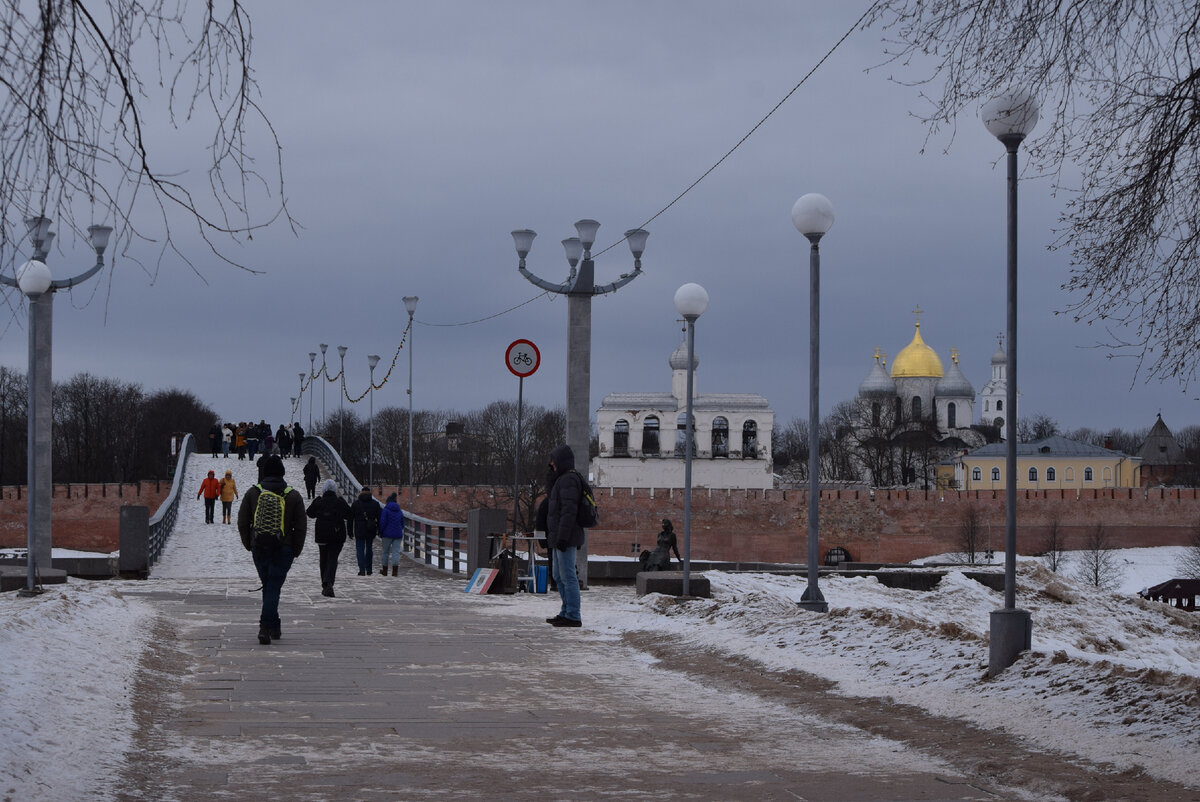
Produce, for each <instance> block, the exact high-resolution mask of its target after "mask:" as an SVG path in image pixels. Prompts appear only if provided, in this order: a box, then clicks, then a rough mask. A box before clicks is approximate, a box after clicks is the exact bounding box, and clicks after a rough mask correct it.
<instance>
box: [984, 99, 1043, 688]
mask: <svg viewBox="0 0 1200 802" xmlns="http://www.w3.org/2000/svg"><path fill="white" fill-rule="evenodd" d="M980 116H982V117H983V124H984V125H985V126H986V127H987V129H988V131H989V132H991V134H992V136H994V137H996V138H997V139H999V140H1000V142H1001V143H1002V144H1003V145H1004V149H1005V151H1006V152H1007V154H1008V159H1007V161H1008V235H1007V238H1006V248H1007V251H1008V260H1007V261H1008V264H1007V270H1006V276H1007V282H1006V283H1007V285H1008V302H1007V322H1008V354H1007V359H1008V364H1007V366H1006V368H1005V370H1006V374H1007V375H1006V378H1007V386H1006V387H1005V403H1006V404H1007V405H1008V414H1007V416H1006V417H1005V419H1004V431H1005V438H1006V441H1007V442H1006V443H1005V449H1006V450H1005V459H1004V467H1005V482H1004V484H1005V486H1004V609H1002V610H994V611H992V614H991V622H990V623H991V633H990V634H991V637H990V640H989V644H988V649H989V653H988V674H989V675H990V676H996V675H997V674H999V673H1000V672H1002V671H1003V670H1004V669H1006V668H1008V667H1009V666H1010V665H1012V664H1013V662H1014V661H1015V660H1016V659H1017V655H1018V654H1020V653H1021V652H1022V651H1027V650H1028V649H1029V648H1030V646H1032V644H1033V626H1032V620H1031V617H1030V615H1029V612H1028V611H1027V610H1018V609H1017V179H1018V176H1017V149H1018V148H1019V147H1020V146H1021V142H1023V141H1024V140H1025V137H1027V136H1028V135H1029V132H1030V131H1032V130H1033V127H1034V126H1035V125H1037V121H1038V104H1037V101H1036V100H1035V99H1034V97H1033V95H1031V94H1030V93H1028V92H1025V91H1023V90H1018V91H1014V92H1008V93H1006V94H1003V95H999V96H997V97H995V98H993V99H992V100H990V101H988V102H987V103H985V104H984V105H983V108H982V109H980Z"/></svg>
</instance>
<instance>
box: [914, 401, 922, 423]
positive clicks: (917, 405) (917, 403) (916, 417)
mask: <svg viewBox="0 0 1200 802" xmlns="http://www.w3.org/2000/svg"><path fill="white" fill-rule="evenodd" d="M912 419H913V420H915V421H916V420H920V419H921V396H919V395H914V396H913V400H912Z"/></svg>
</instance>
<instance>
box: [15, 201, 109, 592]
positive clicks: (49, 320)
mask: <svg viewBox="0 0 1200 802" xmlns="http://www.w3.org/2000/svg"><path fill="white" fill-rule="evenodd" d="M25 225H26V227H27V228H28V232H29V237H30V239H31V240H32V242H33V258H32V259H30V260H29V261H28V262H26V263H25V264H24V265H22V266H21V268H20V269H19V270H18V271H17V274H16V277H15V278H14V277H11V276H3V275H0V284H4V285H7V286H9V287H17V288H18V289H20V290H21V292H22V293H23V294H24V295H25V297H26V298H28V299H29V371H28V375H27V376H26V382H27V385H28V398H27V404H28V407H27V410H26V419H27V429H26V431H27V434H28V441H29V442H28V454H27V456H26V477H27V478H26V485H27V487H26V491H27V497H26V510H27V521H26V528H27V546H28V554H27V555H26V587H25V591H24V593H26V594H33V593H35V592H36V591H35V586H36V584H37V572H38V567H39V566H42V567H45V568H49V567H51V564H52V563H51V557H52V552H53V546H52V543H51V523H50V521H51V518H50V505H51V502H52V498H53V495H54V486H53V484H52V483H53V472H52V451H51V436H52V431H51V430H52V425H53V408H52V400H51V392H52V381H51V351H52V348H51V343H52V339H53V338H52V327H53V317H54V316H53V310H54V293H55V292H56V291H58V290H63V289H70V288H71V287H73V286H75V285H76V284H79V283H80V282H82V281H86V280H87V279H89V278H91V277H92V276H94V275H95V274H96V273H97V272H99V271H100V269H101V268H102V267H104V250H105V248H107V247H108V238H109V236H110V235H111V234H112V228H111V227H109V226H88V240H89V242H90V243H91V246H92V250H94V251H95V252H96V263H95V264H93V265H92V266H91V268H89V269H88V270H85V271H84V272H83V273H80V274H79V275H78V276H75V277H74V278H69V279H59V280H57V281H56V280H54V279H53V277H52V276H51V274H50V268H49V267H47V265H46V256H47V255H48V254H49V252H50V243H51V242H52V241H53V240H54V234H53V233H52V232H51V231H50V219H49V218H47V217H40V216H39V217H29V218H26V220H25Z"/></svg>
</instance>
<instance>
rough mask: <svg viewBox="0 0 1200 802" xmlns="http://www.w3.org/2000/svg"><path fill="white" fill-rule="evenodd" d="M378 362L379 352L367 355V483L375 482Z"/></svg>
mask: <svg viewBox="0 0 1200 802" xmlns="http://www.w3.org/2000/svg"><path fill="white" fill-rule="evenodd" d="M378 364H379V354H370V355H369V356H367V365H368V366H369V367H370V368H371V400H370V403H369V406H370V425H369V426H368V427H367V484H368V485H374V484H375V366H376V365H378Z"/></svg>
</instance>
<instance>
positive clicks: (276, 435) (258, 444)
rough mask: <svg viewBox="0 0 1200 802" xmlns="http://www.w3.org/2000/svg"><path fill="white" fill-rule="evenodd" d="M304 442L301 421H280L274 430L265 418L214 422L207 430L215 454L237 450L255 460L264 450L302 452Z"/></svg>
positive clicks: (282, 454)
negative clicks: (256, 420) (251, 421)
mask: <svg viewBox="0 0 1200 802" xmlns="http://www.w3.org/2000/svg"><path fill="white" fill-rule="evenodd" d="M303 443H304V428H303V427H302V426H301V425H300V421H296V422H295V423H281V424H279V428H278V429H276V430H274V431H272V430H271V424H269V423H267V422H266V421H265V420H261V421H259V422H258V423H246V422H245V421H241V422H239V423H236V424H235V423H220V422H217V423H214V424H213V425H212V426H211V427H210V428H209V430H208V447H209V451H210V452H211V453H212V455H213V457H214V458H216V457H220V456H222V455H224V456H225V457H228V456H229V454H230V453H231V452H232V453H235V454H237V458H238V459H249V460H250V461H251V462H253V461H254V460H255V459H256V458H257V457H258V453H259V451H260V450H261V451H262V454H263V456H269V455H271V454H274V455H276V456H280V457H288V456H294V457H298V456H300V447H301V446H302V445H303Z"/></svg>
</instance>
